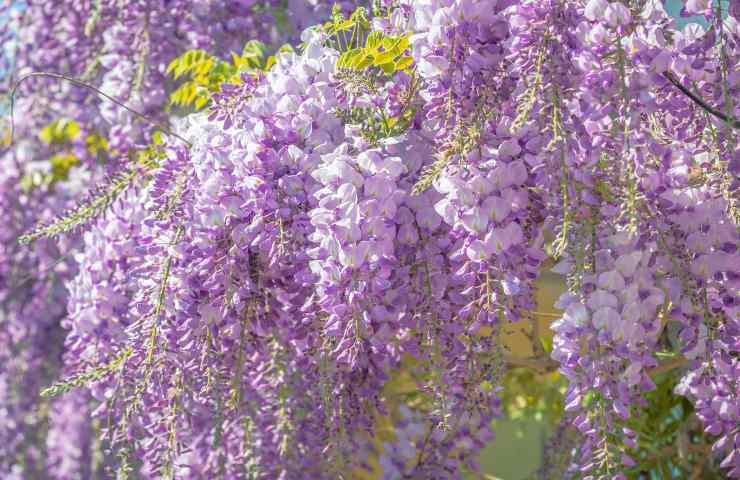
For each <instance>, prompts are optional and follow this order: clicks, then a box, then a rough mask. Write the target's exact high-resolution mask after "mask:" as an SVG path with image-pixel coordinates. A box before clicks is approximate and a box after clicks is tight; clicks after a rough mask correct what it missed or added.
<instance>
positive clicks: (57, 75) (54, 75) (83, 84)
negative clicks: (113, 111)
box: [9, 72, 192, 147]
mask: <svg viewBox="0 0 740 480" xmlns="http://www.w3.org/2000/svg"><path fill="white" fill-rule="evenodd" d="M31 77H47V78H55V79H57V80H64V81H67V82H69V83H71V84H73V85H77V86H78V87H83V88H87V89H88V90H92V91H93V92H95V93H97V94H98V95H100V96H102V97H104V98H106V99H107V100H110V101H111V102H113V103H115V104H116V105H118V106H119V107H121V108H124V109H125V110H127V111H128V112H130V113H132V114H134V115H136V116H137V117H138V118H140V119H142V120H144V121H145V122H147V123H149V124H150V125H153V126H155V127H157V128H158V129H160V130H161V131H162V132H164V133H166V134H167V135H171V136H173V137H175V138H177V139H178V140H180V141H181V142H183V143H185V144H186V145H187V146H188V147H192V144H191V143H190V142H189V141H187V140H186V139H185V138H183V137H181V136H180V135H178V134H176V133H175V132H173V131H172V130H170V129H169V128H167V127H165V126H164V125H162V124H161V123H159V122H157V121H156V120H152V119H151V118H149V117H147V116H146V115H144V114H143V113H141V112H139V111H137V110H134V109H133V108H131V107H129V106H127V105H126V104H124V103H122V102H120V101H118V100H116V99H115V98H113V97H112V96H110V95H108V94H107V93H105V92H103V91H101V90H100V89H99V88H97V87H95V86H93V85H90V84H89V83H86V82H83V81H82V80H78V79H76V78H72V77H68V76H66V75H63V74H61V73H52V72H31V73H29V74H28V75H24V76H23V77H21V78H20V79H19V80H18V81H17V82H15V84H14V85H13V88H12V89H11V90H10V144H9V145H12V144H13V140H14V136H15V121H14V117H13V106H14V104H15V92H16V90H17V89H18V87H19V86H20V84H21V83H23V82H24V81H25V80H27V79H29V78H31Z"/></svg>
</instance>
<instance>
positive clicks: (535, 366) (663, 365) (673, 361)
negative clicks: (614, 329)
mask: <svg viewBox="0 0 740 480" xmlns="http://www.w3.org/2000/svg"><path fill="white" fill-rule="evenodd" d="M504 363H505V364H506V365H507V366H508V367H509V368H531V369H532V370H536V371H538V372H541V373H547V372H554V371H555V370H557V369H558V368H559V367H560V364H559V363H558V362H556V361H555V360H553V359H552V358H550V357H549V356H547V355H543V356H538V357H513V356H506V357H504ZM687 363H689V360H688V359H686V358H684V357H675V358H670V359H668V360H664V361H662V362H659V363H658V365H657V366H655V367H653V368H651V369H649V370H648V371H647V372H648V374H649V375H659V374H661V373H665V372H669V371H671V370H673V369H674V368H680V367H683V366H684V365H686V364H687Z"/></svg>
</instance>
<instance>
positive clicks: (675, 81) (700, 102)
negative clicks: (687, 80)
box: [663, 72, 740, 129]
mask: <svg viewBox="0 0 740 480" xmlns="http://www.w3.org/2000/svg"><path fill="white" fill-rule="evenodd" d="M663 76H664V77H665V78H667V79H668V81H669V82H671V83H672V84H673V86H675V87H676V88H677V89H679V90H680V91H681V93H683V94H684V95H686V96H687V97H689V98H690V99H691V100H693V101H694V103H696V104H697V105H699V106H700V107H701V108H703V109H704V110H706V111H707V112H709V113H710V114H712V115H714V116H715V117H717V118H719V119H720V120H722V121H723V122H725V123H727V124H728V125H730V126H731V127H733V128H736V129H740V120H737V119H735V118H732V117H730V116H728V115H725V114H724V113H722V112H720V111H718V110H717V109H715V108H713V107H711V106H710V105H709V104H708V103H707V102H705V101H704V100H703V99H702V98H701V97H699V96H698V95H696V94H695V93H694V92H692V91H691V90H689V89H688V88H686V87H685V86H683V85H682V84H681V82H679V81H678V79H677V78H676V76H675V75H673V73H671V72H664V73H663Z"/></svg>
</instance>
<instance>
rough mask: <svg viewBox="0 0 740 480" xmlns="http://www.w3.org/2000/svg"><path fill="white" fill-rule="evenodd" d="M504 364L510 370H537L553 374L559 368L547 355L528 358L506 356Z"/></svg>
mask: <svg viewBox="0 0 740 480" xmlns="http://www.w3.org/2000/svg"><path fill="white" fill-rule="evenodd" d="M504 363H506V365H508V366H509V367H510V368H517V367H524V368H531V369H532V370H537V371H540V372H543V373H545V372H553V371H555V370H557V369H558V367H559V366H560V364H559V363H558V362H556V361H555V360H553V359H552V358H550V357H549V356H547V355H543V356H540V357H529V358H524V357H512V356H506V357H504Z"/></svg>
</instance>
